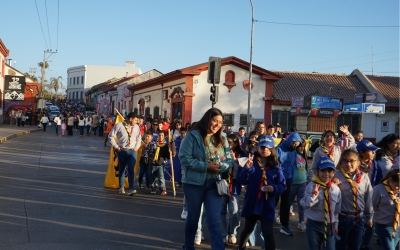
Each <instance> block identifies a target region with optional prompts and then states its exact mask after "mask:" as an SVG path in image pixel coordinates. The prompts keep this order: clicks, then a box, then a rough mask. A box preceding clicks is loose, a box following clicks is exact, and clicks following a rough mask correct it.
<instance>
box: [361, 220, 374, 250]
mask: <svg viewBox="0 0 400 250" xmlns="http://www.w3.org/2000/svg"><path fill="white" fill-rule="evenodd" d="M374 231H375V224H373V225H372V227H370V226H368V225H365V229H364V236H363V238H362V241H361V247H365V248H369V247H370V246H371V240H372V236H373V235H374Z"/></svg>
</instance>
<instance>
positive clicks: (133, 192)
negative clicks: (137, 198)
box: [128, 189, 136, 196]
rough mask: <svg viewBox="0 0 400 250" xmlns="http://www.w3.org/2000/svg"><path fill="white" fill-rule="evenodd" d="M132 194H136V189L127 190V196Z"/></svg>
mask: <svg viewBox="0 0 400 250" xmlns="http://www.w3.org/2000/svg"><path fill="white" fill-rule="evenodd" d="M134 194H136V190H135V189H132V190H129V192H128V195H129V196H132V195H134Z"/></svg>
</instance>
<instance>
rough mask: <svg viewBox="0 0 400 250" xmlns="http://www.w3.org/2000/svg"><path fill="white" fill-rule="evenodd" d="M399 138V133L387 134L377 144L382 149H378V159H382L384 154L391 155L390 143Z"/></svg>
mask: <svg viewBox="0 0 400 250" xmlns="http://www.w3.org/2000/svg"><path fill="white" fill-rule="evenodd" d="M398 139H399V135H397V134H388V135H387V136H385V137H383V138H382V140H380V141H379V142H378V143H377V144H376V146H377V147H378V148H380V149H378V150H377V151H376V156H375V158H376V160H377V161H379V160H380V159H382V157H383V156H386V155H389V147H388V144H390V143H392V142H394V141H395V140H398Z"/></svg>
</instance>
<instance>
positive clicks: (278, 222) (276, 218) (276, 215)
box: [275, 212, 281, 225]
mask: <svg viewBox="0 0 400 250" xmlns="http://www.w3.org/2000/svg"><path fill="white" fill-rule="evenodd" d="M275 222H276V224H279V225H280V224H281V219H280V218H279V213H277V212H275Z"/></svg>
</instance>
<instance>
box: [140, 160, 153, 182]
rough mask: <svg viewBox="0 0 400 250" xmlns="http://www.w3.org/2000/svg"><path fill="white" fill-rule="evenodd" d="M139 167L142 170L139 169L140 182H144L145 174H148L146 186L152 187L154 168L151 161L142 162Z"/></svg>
mask: <svg viewBox="0 0 400 250" xmlns="http://www.w3.org/2000/svg"><path fill="white" fill-rule="evenodd" d="M139 169H140V171H139V184H142V182H143V176H144V174H146V187H147V188H150V181H151V179H152V177H151V170H152V165H151V163H143V162H140V165H139Z"/></svg>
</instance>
